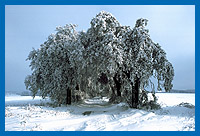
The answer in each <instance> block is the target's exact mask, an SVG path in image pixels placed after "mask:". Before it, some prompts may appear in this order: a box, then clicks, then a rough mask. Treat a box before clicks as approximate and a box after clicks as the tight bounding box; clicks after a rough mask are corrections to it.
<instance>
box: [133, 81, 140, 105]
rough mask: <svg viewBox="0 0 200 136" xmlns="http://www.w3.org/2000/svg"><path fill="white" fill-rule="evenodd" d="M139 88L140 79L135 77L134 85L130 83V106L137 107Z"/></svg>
mask: <svg viewBox="0 0 200 136" xmlns="http://www.w3.org/2000/svg"><path fill="white" fill-rule="evenodd" d="M139 88H140V80H139V78H136V80H135V84H134V86H133V83H132V108H137V106H138V104H139Z"/></svg>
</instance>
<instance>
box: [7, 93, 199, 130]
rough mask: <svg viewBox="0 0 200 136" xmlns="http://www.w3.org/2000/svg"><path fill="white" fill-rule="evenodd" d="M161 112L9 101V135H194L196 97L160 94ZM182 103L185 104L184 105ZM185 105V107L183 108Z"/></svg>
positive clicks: (93, 103) (90, 103)
mask: <svg viewBox="0 0 200 136" xmlns="http://www.w3.org/2000/svg"><path fill="white" fill-rule="evenodd" d="M156 95H157V96H158V102H159V103H160V104H161V106H162V108H161V109H159V110H151V111H147V110H139V109H130V108H128V106H127V105H126V104H124V103H120V104H109V103H107V101H108V100H107V99H105V98H104V99H101V100H100V99H97V98H95V99H90V100H86V101H85V102H84V103H81V104H73V105H71V106H67V107H66V106H62V107H56V108H53V107H51V106H48V104H46V103H48V102H50V101H49V100H42V99H41V98H40V97H36V98H35V99H34V100H33V99H32V97H30V96H6V97H5V130H6V131H69V130H70V131H163V130H164V131H194V130H195V94H188V93H187V94H183V93H177V94H176V93H157V94H156ZM181 103H182V104H181ZM183 103H184V104H183Z"/></svg>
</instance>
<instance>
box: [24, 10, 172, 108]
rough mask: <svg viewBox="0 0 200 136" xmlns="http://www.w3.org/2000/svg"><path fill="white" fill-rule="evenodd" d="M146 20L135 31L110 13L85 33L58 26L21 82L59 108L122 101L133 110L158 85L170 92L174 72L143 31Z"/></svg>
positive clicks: (98, 17)
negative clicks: (99, 100) (104, 100)
mask: <svg viewBox="0 0 200 136" xmlns="http://www.w3.org/2000/svg"><path fill="white" fill-rule="evenodd" d="M147 22H148V20H147V19H143V18H141V19H138V20H137V21H136V24H135V26H134V27H133V28H131V27H130V26H122V25H121V24H120V23H119V22H118V21H117V19H116V18H115V17H114V16H113V15H112V14H110V13H108V12H105V11H102V12H100V13H99V14H97V15H96V17H94V18H93V19H92V20H91V22H90V24H91V27H90V28H88V30H87V31H86V32H84V31H81V32H77V31H76V30H75V28H76V25H73V24H69V25H65V26H64V27H57V28H56V33H55V34H51V35H50V36H49V37H48V39H47V40H46V41H45V42H44V43H43V44H42V45H41V46H40V48H39V49H37V50H36V49H33V50H32V51H31V52H30V54H29V56H28V58H27V60H29V61H30V67H31V70H32V74H31V75H28V76H27V77H26V79H25V85H26V88H27V89H28V90H30V91H32V93H33V96H35V95H36V94H37V93H38V92H39V93H40V94H41V95H42V97H43V98H45V97H50V98H51V99H52V100H54V101H55V102H56V103H58V104H64V103H66V104H71V102H75V101H80V100H83V99H85V98H90V97H94V96H107V97H109V98H110V101H111V102H119V101H125V102H127V103H128V104H129V105H130V107H132V108H137V107H138V106H139V104H141V103H143V102H144V101H143V100H144V99H145V100H147V99H148V98H147V96H146V91H145V88H146V87H148V86H152V93H153V96H155V95H154V93H155V91H154V83H153V82H152V81H151V79H152V77H154V78H156V79H157V81H158V87H157V89H158V90H161V89H162V88H163V89H165V91H170V90H171V89H172V86H173V85H172V80H173V77H174V69H173V66H172V64H171V63H170V62H169V61H168V60H167V57H166V53H165V51H164V50H163V49H162V48H161V46H160V45H159V44H158V43H154V42H153V41H152V39H151V38H150V35H149V30H148V29H146V28H145V27H146V25H147Z"/></svg>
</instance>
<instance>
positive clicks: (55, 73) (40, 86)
mask: <svg viewBox="0 0 200 136" xmlns="http://www.w3.org/2000/svg"><path fill="white" fill-rule="evenodd" d="M56 31H57V33H56V34H51V35H50V36H49V37H48V39H47V41H45V42H44V44H42V45H41V46H40V48H39V49H37V50H35V49H33V51H31V52H30V54H29V56H28V58H27V60H30V61H31V64H30V67H31V69H32V71H33V73H32V75H29V76H27V77H26V79H25V85H26V88H27V89H29V90H31V91H32V92H33V96H35V94H36V93H38V91H39V93H40V94H41V95H42V97H43V98H45V97H46V96H49V97H50V98H51V99H52V100H55V101H56V102H57V103H58V104H62V103H67V104H70V103H71V95H72V93H71V91H72V90H74V88H75V85H76V83H74V82H76V72H75V70H76V66H75V65H73V66H72V65H71V63H72V61H70V58H71V56H70V55H72V53H71V50H72V49H73V48H74V46H75V45H76V44H75V43H77V37H78V34H77V32H76V31H75V25H66V26H64V27H57V28H56Z"/></svg>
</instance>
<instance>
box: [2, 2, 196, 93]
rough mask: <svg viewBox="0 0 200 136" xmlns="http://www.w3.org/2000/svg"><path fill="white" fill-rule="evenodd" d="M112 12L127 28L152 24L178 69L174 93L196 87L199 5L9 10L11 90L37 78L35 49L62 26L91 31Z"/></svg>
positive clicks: (155, 37) (157, 39) (7, 79)
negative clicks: (100, 15) (102, 13)
mask: <svg viewBox="0 0 200 136" xmlns="http://www.w3.org/2000/svg"><path fill="white" fill-rule="evenodd" d="M102 10H104V11H108V12H110V13H112V14H113V15H114V16H115V17H116V18H117V19H118V21H119V22H120V23H121V24H122V25H129V26H131V27H133V26H134V25H135V22H136V20H137V19H138V18H141V17H142V18H146V19H148V20H149V22H148V26H147V28H148V29H149V30H150V35H151V38H152V39H153V41H154V42H158V43H159V44H160V45H161V46H162V48H163V49H164V50H165V51H166V53H167V58H168V59H169V61H170V62H172V64H173V66H174V69H175V77H174V81H173V84H174V89H194V88H195V6H192V5H190V6H188V5H181V6H175V5H171V6H159V5H156V6H136V5H135V6H134V5H128V6H127V5H124V6H120V5H119V6H104V5H97V6H96V5H91V6H83V5H80V6H72V5H71V6H64V5H63V6H27V5H24V6H19V5H13V6H12V5H8V6H6V8H5V11H6V13H5V17H6V18H5V24H6V28H5V29H6V32H5V42H6V44H5V70H6V73H5V82H6V84H5V89H6V90H9V91H24V90H25V86H24V79H25V77H26V75H28V74H30V73H31V70H30V68H29V62H27V61H25V60H26V58H27V56H28V54H29V52H30V51H31V50H32V47H34V48H36V49H37V48H39V46H40V44H42V43H43V42H44V41H45V40H46V39H47V37H48V35H49V34H51V33H55V28H56V26H63V25H65V24H69V23H72V24H77V25H78V28H77V30H87V29H88V28H89V27H90V21H91V19H92V18H93V17H95V15H96V14H97V13H99V12H100V11H102Z"/></svg>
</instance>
